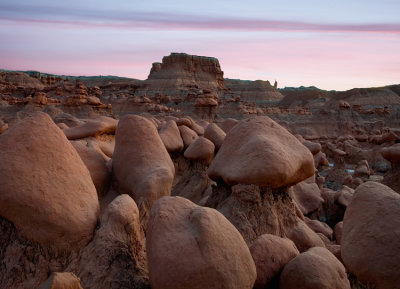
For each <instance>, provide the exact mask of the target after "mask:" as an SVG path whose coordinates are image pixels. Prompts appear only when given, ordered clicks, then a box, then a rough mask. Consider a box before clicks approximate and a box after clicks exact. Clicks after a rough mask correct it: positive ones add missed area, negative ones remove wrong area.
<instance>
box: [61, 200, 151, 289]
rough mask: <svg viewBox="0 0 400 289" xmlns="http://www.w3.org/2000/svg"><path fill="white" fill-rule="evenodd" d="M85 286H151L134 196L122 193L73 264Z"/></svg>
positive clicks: (105, 288) (142, 288)
mask: <svg viewBox="0 0 400 289" xmlns="http://www.w3.org/2000/svg"><path fill="white" fill-rule="evenodd" d="M67 269H68V270H69V271H71V272H74V273H75V274H76V275H77V276H79V277H80V279H81V283H82V286H83V287H84V288H85V289H118V288H134V289H149V288H150V286H149V285H148V273H147V269H146V256H145V240H144V232H143V231H142V229H141V226H140V219H139V210H138V208H137V206H136V203H135V202H134V200H133V199H132V198H131V197H130V196H128V195H126V194H123V195H119V196H118V197H116V198H115V199H114V200H112V202H111V203H110V204H109V205H108V206H107V208H106V210H105V211H104V212H103V214H102V217H101V220H100V227H99V229H98V230H97V231H96V233H95V235H94V237H93V240H92V241H91V242H90V243H89V244H88V245H87V246H86V247H85V248H84V249H82V250H81V251H80V252H79V255H78V256H77V257H76V258H74V259H73V260H72V262H71V263H70V264H69V266H68V268H67Z"/></svg>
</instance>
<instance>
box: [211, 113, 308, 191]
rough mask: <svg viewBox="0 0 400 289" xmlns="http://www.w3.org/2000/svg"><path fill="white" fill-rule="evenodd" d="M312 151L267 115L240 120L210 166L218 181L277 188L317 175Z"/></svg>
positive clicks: (212, 176) (213, 177)
mask: <svg viewBox="0 0 400 289" xmlns="http://www.w3.org/2000/svg"><path fill="white" fill-rule="evenodd" d="M314 173H315V167H314V159H313V156H312V154H311V152H310V151H309V150H308V149H307V148H306V147H305V146H304V145H302V144H301V143H300V141H299V140H298V139H297V138H296V137H294V136H293V135H292V134H290V133H289V132H288V131H287V130H286V129H285V128H283V127H282V126H280V125H279V124H277V123H276V122H275V121H273V120H272V119H270V118H269V117H267V116H259V117H255V118H250V119H246V120H242V121H240V122H239V123H238V124H237V125H235V126H234V127H233V128H232V129H231V130H230V131H229V133H228V134H227V135H226V138H225V141H224V143H223V144H222V146H221V148H220V150H219V151H218V154H217V155H216V157H215V159H214V161H213V162H212V164H211V166H210V168H209V169H208V175H209V177H210V178H212V179H214V180H223V181H224V182H225V183H226V184H228V185H230V186H232V185H235V184H254V185H257V186H262V187H269V188H271V189H277V188H280V187H288V186H291V185H294V184H296V183H298V182H301V181H302V180H304V179H306V178H308V177H310V176H312V175H314Z"/></svg>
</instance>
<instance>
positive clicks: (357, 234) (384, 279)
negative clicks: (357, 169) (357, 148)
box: [341, 182, 400, 288]
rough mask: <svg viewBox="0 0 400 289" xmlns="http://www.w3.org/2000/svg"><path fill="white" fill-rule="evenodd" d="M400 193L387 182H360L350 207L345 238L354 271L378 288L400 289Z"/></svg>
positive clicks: (346, 253)
mask: <svg viewBox="0 0 400 289" xmlns="http://www.w3.org/2000/svg"><path fill="white" fill-rule="evenodd" d="M399 236H400V195H399V194H398V193H396V192H394V191H393V190H391V189H390V188H388V187H386V186H385V185H382V184H379V183H376V182H367V183H364V184H362V185H360V186H359V187H358V188H357V189H356V190H355V193H354V196H353V199H352V201H351V203H350V204H349V206H348V207H347V210H346V213H345V215H344V219H343V232H342V238H341V246H342V258H343V261H344V264H345V265H346V267H347V268H348V270H349V271H350V272H352V273H353V274H354V275H355V276H357V278H358V279H359V280H360V281H361V282H363V283H366V284H371V286H375V287H376V288H400V275H399V274H398V272H399V270H400V268H399V266H400V253H399V252H400V242H399Z"/></svg>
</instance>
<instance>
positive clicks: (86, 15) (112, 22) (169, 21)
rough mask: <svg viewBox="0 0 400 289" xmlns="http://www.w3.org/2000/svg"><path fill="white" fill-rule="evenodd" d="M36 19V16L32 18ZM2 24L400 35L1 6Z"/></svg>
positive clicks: (341, 27) (355, 28)
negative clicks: (4, 22) (5, 22)
mask: <svg viewBox="0 0 400 289" xmlns="http://www.w3.org/2000/svg"><path fill="white" fill-rule="evenodd" d="M32 15H36V16H34V17H32ZM0 20H3V21H4V20H5V21H11V22H16V23H26V24H29V23H37V24H48V25H61V26H75V27H76V26H78V27H82V26H84V27H86V28H104V27H108V28H117V29H135V28H136V29H138V28H146V29H157V30H230V31H247V32H249V31H254V32H258V31H278V32H284V31H309V32H377V33H392V34H400V23H363V24H349V23H347V24H346V23H343V24H337V23H335V24H328V23H307V22H301V21H286V20H283V21H277V20H268V19H246V18H237V17H223V18H216V17H207V16H201V15H181V14H174V13H156V12H138V11H134V12H127V11H94V10H93V11H92V10H91V11H85V10H78V9H64V8H63V9H59V8H55V7H34V6H29V7H26V6H25V7H20V6H13V5H1V4H0Z"/></svg>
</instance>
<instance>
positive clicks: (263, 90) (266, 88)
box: [225, 78, 283, 104]
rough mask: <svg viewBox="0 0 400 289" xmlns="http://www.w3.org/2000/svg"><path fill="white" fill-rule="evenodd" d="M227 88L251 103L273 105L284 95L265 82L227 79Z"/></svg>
mask: <svg viewBox="0 0 400 289" xmlns="http://www.w3.org/2000/svg"><path fill="white" fill-rule="evenodd" d="M225 86H226V87H227V88H229V89H230V90H231V91H232V93H233V94H234V95H235V96H240V99H241V100H244V101H247V102H251V103H259V104H262V103H267V104H268V103H271V102H277V101H279V100H281V99H282V98H283V95H282V94H281V93H280V92H279V91H278V89H277V88H276V85H275V86H272V85H271V83H270V82H269V81H268V80H267V81H263V80H255V81H251V80H240V79H228V78H226V79H225Z"/></svg>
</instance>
